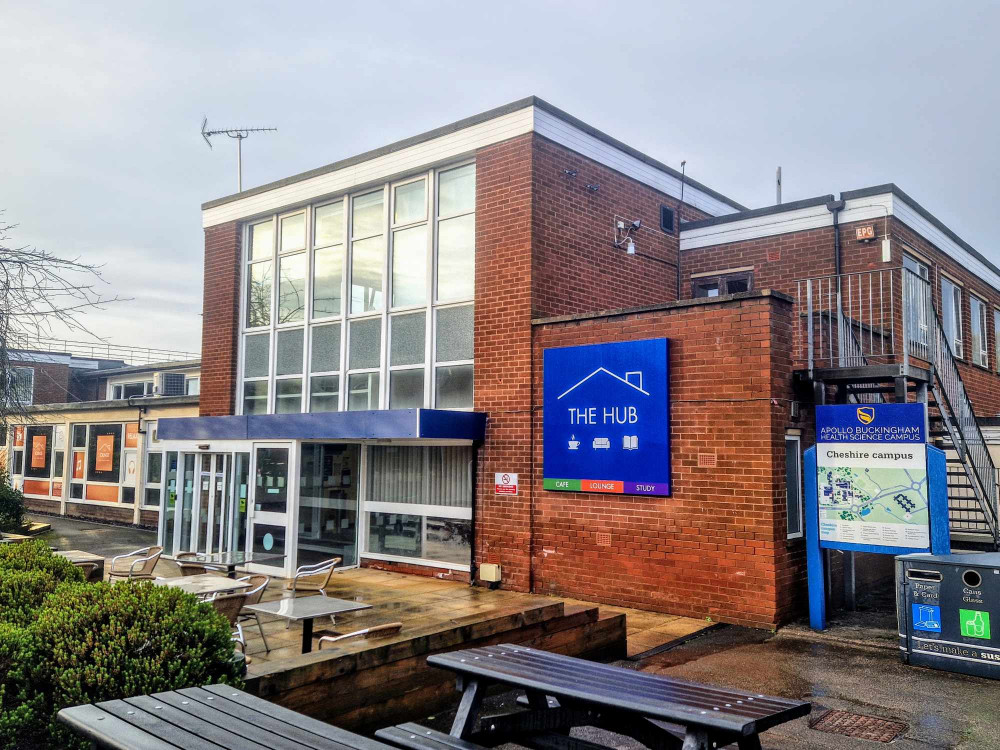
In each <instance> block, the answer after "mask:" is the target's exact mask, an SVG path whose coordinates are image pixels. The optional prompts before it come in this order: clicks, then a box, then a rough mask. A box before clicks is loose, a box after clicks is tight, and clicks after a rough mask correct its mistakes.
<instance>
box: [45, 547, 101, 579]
mask: <svg viewBox="0 0 1000 750" xmlns="http://www.w3.org/2000/svg"><path fill="white" fill-rule="evenodd" d="M54 554H56V555H59V557H65V558H66V559H67V560H69V561H70V562H71V563H73V564H74V565H79V564H80V563H97V570H96V571H95V573H94V579H95V580H99V581H103V580H104V557H103V556H102V555H95V554H94V553H93V552H84V551H83V550H82V549H64V550H58V551H56V552H55V553H54ZM98 574H99V575H98Z"/></svg>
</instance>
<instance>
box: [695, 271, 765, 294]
mask: <svg viewBox="0 0 1000 750" xmlns="http://www.w3.org/2000/svg"><path fill="white" fill-rule="evenodd" d="M751 289H753V271H722V272H719V273H711V274H698V276H697V277H693V278H692V279H691V296H692V297H694V298H696V299H697V298H699V297H719V296H722V295H727V294H739V293H740V292H749V291H750V290H751Z"/></svg>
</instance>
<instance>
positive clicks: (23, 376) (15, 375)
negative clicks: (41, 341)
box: [11, 367, 35, 406]
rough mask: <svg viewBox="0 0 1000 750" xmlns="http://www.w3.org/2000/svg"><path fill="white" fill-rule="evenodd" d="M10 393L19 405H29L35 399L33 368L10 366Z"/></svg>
mask: <svg viewBox="0 0 1000 750" xmlns="http://www.w3.org/2000/svg"><path fill="white" fill-rule="evenodd" d="M11 371H12V380H13V382H12V384H11V385H12V387H11V391H12V393H11V395H12V396H13V397H14V399H15V400H16V401H17V403H18V404H19V405H21V406H31V405H32V404H33V403H34V400H35V368H33V367H12V368H11Z"/></svg>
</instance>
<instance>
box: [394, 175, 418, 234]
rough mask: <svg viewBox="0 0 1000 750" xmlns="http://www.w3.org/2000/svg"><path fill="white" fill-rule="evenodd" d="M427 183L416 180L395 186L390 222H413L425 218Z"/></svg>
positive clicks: (398, 223)
mask: <svg viewBox="0 0 1000 750" xmlns="http://www.w3.org/2000/svg"><path fill="white" fill-rule="evenodd" d="M426 189H427V183H426V181H425V180H417V181H416V182H409V183H407V184H405V185H400V186H399V187H397V188H396V199H395V203H394V206H393V212H392V223H393V224H395V225H397V226H398V225H400V224H413V223H414V222H417V221H423V220H424V219H426V218H427V196H426Z"/></svg>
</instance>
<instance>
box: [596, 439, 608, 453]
mask: <svg viewBox="0 0 1000 750" xmlns="http://www.w3.org/2000/svg"><path fill="white" fill-rule="evenodd" d="M610 449H611V441H610V440H608V438H594V450H610Z"/></svg>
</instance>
